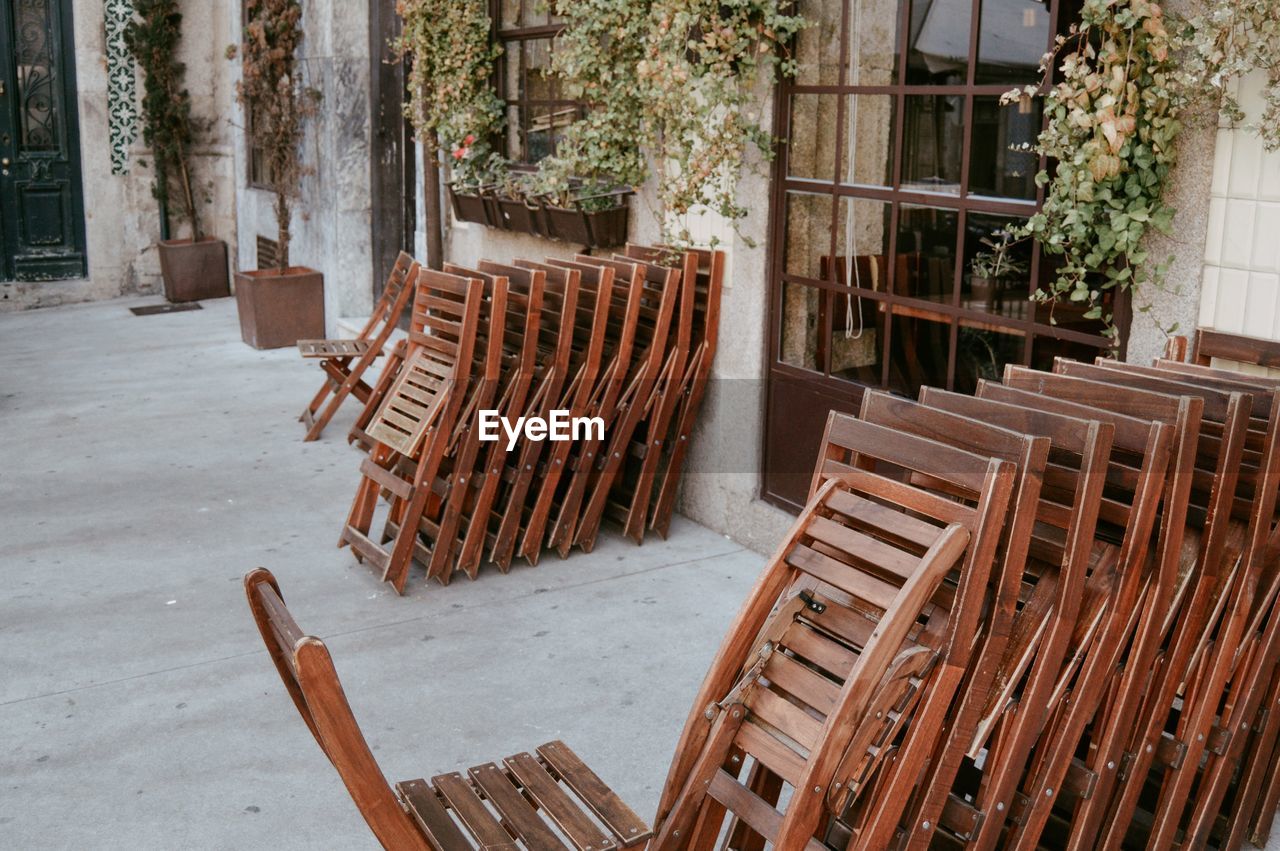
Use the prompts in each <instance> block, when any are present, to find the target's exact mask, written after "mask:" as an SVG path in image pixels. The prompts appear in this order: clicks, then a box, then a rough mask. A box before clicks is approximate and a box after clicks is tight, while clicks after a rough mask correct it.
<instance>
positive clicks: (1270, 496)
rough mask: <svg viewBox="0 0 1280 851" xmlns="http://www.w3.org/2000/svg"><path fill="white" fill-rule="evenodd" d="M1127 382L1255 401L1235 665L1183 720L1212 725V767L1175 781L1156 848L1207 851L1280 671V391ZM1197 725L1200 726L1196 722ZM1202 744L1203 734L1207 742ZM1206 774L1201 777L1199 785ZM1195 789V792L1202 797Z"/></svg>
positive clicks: (1234, 612) (1229, 643)
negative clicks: (1201, 849)
mask: <svg viewBox="0 0 1280 851" xmlns="http://www.w3.org/2000/svg"><path fill="white" fill-rule="evenodd" d="M1123 369H1124V370H1125V371H1127V372H1131V373H1137V374H1140V375H1148V376H1159V377H1162V378H1169V379H1176V380H1178V382H1179V383H1180V384H1182V385H1184V386H1186V387H1187V388H1188V392H1195V389H1196V388H1197V387H1204V388H1207V389H1212V390H1215V391H1221V392H1228V393H1229V392H1240V393H1245V394H1249V396H1248V398H1250V399H1251V400H1252V405H1253V408H1252V411H1251V416H1250V422H1249V431H1248V434H1247V435H1246V438H1245V450H1244V453H1243V458H1242V461H1241V468H1240V472H1239V479H1238V482H1237V494H1236V504H1235V516H1234V517H1233V518H1232V520H1231V521H1230V522H1231V523H1232V524H1233V525H1242V526H1243V529H1242V530H1241V535H1242V537H1243V544H1242V548H1241V549H1239V550H1238V551H1237V550H1235V549H1234V548H1232V547H1228V551H1227V553H1226V555H1225V558H1227V559H1228V560H1232V559H1238V560H1239V562H1240V567H1239V572H1238V575H1237V577H1236V579H1235V581H1234V584H1233V585H1232V586H1231V587H1230V588H1228V590H1227V592H1226V593H1225V595H1224V603H1223V605H1224V612H1223V614H1222V616H1221V618H1222V620H1221V623H1220V624H1219V627H1218V633H1217V635H1216V636H1215V648H1214V652H1215V654H1217V655H1216V658H1217V659H1218V660H1219V661H1217V662H1214V663H1211V664H1213V665H1225V666H1226V668H1227V670H1226V677H1227V679H1226V681H1225V682H1224V683H1223V684H1222V687H1221V688H1217V687H1216V686H1214V684H1212V683H1210V684H1209V685H1208V686H1206V687H1205V688H1202V689H1200V690H1199V691H1198V693H1195V694H1193V695H1187V696H1184V700H1183V705H1182V707H1181V710H1180V713H1179V714H1180V717H1182V716H1187V717H1190V718H1193V719H1194V718H1203V719H1206V720H1205V721H1204V722H1201V724H1208V725H1210V726H1209V732H1208V733H1207V734H1205V735H1206V740H1207V741H1208V742H1209V743H1210V744H1209V745H1207V746H1206V749H1205V754H1204V758H1203V760H1202V761H1201V762H1197V763H1191V762H1187V761H1184V762H1183V763H1182V764H1181V765H1180V766H1178V767H1177V768H1175V769H1174V771H1175V772H1180V773H1181V776H1180V777H1179V776H1178V775H1177V774H1175V775H1174V776H1173V777H1171V778H1166V781H1165V791H1164V792H1163V793H1162V795H1161V798H1160V799H1159V801H1158V804H1157V809H1156V830H1155V831H1154V833H1153V836H1152V842H1153V843H1157V846H1156V847H1159V845H1158V843H1163V842H1166V841H1171V839H1170V837H1172V836H1174V835H1175V833H1176V832H1177V831H1178V830H1179V829H1180V828H1181V827H1182V823H1183V819H1182V815H1183V814H1184V812H1185V813H1186V815H1187V818H1186V830H1185V836H1184V839H1183V842H1184V844H1188V845H1193V846H1197V847H1198V846H1201V845H1204V844H1205V843H1207V842H1208V841H1209V839H1210V833H1211V831H1213V829H1214V828H1215V827H1216V820H1217V818H1218V816H1219V813H1220V811H1221V807H1222V803H1223V800H1224V799H1225V797H1226V795H1227V792H1228V787H1229V785H1230V782H1231V780H1232V778H1233V777H1234V775H1235V773H1236V771H1237V769H1238V767H1239V763H1240V761H1241V758H1242V756H1243V754H1244V746H1245V743H1246V742H1247V741H1248V738H1249V737H1248V735H1247V734H1246V733H1247V731H1249V730H1251V729H1252V728H1253V727H1254V725H1255V724H1256V723H1257V722H1258V720H1259V719H1258V711H1259V709H1260V708H1261V706H1260V704H1261V701H1262V699H1263V696H1264V694H1265V690H1266V686H1267V683H1268V682H1269V680H1270V679H1271V677H1272V674H1273V671H1274V668H1275V659H1276V654H1277V653H1280V645H1270V644H1268V643H1267V642H1270V641H1276V640H1280V625H1270V626H1269V625H1268V617H1269V615H1270V613H1271V612H1272V609H1273V607H1274V604H1275V600H1276V595H1277V592H1278V591H1280V585H1278V584H1277V583H1280V565H1277V564H1276V563H1275V561H1274V559H1272V560H1271V561H1269V562H1268V561H1267V560H1266V559H1265V548H1266V543H1267V539H1268V538H1269V537H1270V536H1271V535H1272V533H1273V530H1274V529H1276V528H1277V526H1276V516H1275V513H1276V504H1277V490H1278V488H1280V389H1278V388H1280V382H1276V381H1274V380H1272V381H1270V382H1267V383H1260V382H1259V381H1248V380H1246V379H1247V378H1248V376H1243V375H1240V374H1238V373H1237V374H1234V375H1233V377H1226V376H1224V375H1223V373H1222V371H1220V370H1211V369H1209V368H1206V367H1198V366H1197V367H1186V368H1184V367H1182V366H1180V365H1165V366H1164V367H1163V368H1159V367H1140V366H1133V365H1128V366H1125V367H1123ZM1188 723H1189V724H1192V725H1194V724H1195V723H1196V722H1194V721H1192V722H1188ZM1198 735H1200V734H1197V737H1198ZM1197 770H1199V777H1198V779H1197V778H1196V776H1195V775H1196V773H1197ZM1193 782H1194V792H1193V791H1192V787H1193Z"/></svg>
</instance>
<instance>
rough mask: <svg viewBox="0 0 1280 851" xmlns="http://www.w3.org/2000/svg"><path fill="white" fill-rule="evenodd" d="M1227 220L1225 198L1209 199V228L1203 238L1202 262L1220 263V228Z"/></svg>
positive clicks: (1215, 264)
mask: <svg viewBox="0 0 1280 851" xmlns="http://www.w3.org/2000/svg"><path fill="white" fill-rule="evenodd" d="M1226 220H1227V199H1226V198H1210V199H1209V230H1208V233H1207V234H1206V235H1205V240H1204V262H1205V263H1208V264H1210V265H1214V266H1217V265H1219V264H1220V263H1222V229H1223V227H1224V226H1225V225H1226Z"/></svg>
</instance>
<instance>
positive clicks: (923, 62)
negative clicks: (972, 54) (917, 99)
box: [907, 0, 1043, 86]
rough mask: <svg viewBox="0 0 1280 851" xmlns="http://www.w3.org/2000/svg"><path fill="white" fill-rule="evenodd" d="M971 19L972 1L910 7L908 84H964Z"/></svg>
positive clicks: (937, 0)
mask: <svg viewBox="0 0 1280 851" xmlns="http://www.w3.org/2000/svg"><path fill="white" fill-rule="evenodd" d="M972 18H973V4H972V3H970V2H969V0H919V2H916V3H912V4H911V50H910V51H909V52H908V54H907V83H908V84H910V85H935V86H938V85H962V84H963V83H964V82H965V79H966V77H967V72H968V69H969V26H970V23H971V19H972ZM1042 52H1043V50H1042Z"/></svg>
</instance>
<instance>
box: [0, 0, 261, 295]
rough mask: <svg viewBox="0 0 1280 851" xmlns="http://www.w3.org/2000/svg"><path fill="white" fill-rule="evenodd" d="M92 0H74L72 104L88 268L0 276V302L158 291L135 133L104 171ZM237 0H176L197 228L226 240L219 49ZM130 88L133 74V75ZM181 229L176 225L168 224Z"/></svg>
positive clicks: (100, 31) (231, 195) (103, 108)
mask: <svg viewBox="0 0 1280 851" xmlns="http://www.w3.org/2000/svg"><path fill="white" fill-rule="evenodd" d="M103 6H104V4H103V2H102V0H74V2H73V4H72V18H73V25H74V38H75V45H76V57H75V63H76V84H77V101H78V102H77V109H78V115H79V120H80V151H81V162H82V168H83V185H84V207H85V232H86V234H85V235H86V242H87V245H86V251H87V254H88V261H89V276H88V278H85V279H75V280H66V281H40V282H32V283H21V282H19V283H8V284H5V285H4V292H5V298H4V300H3V301H2V302H0V309H9V310H12V309H23V308H31V307H49V306H52V305H57V304H65V303H70V302H78V301H91V300H96V299H104V298H114V297H117V296H122V295H138V294H147V293H158V292H160V264H159V259H158V258H157V255H156V250H155V242H156V241H157V240H158V239H159V238H160V219H159V211H158V208H157V204H156V201H155V199H154V198H153V197H152V195H151V180H152V170H151V168H150V166H151V160H150V156H149V154H148V152H147V150H146V148H145V146H144V145H143V144H142V139H141V125H140V124H139V126H138V139H137V141H136V142H135V143H134V144H133V145H132V146H131V147H130V149H129V155H128V161H127V172H126V173H124V174H113V173H112V166H111V138H110V133H109V130H108V97H107V59H106V31H105V23H104V17H103V14H104V9H103ZM232 9H235V10H236V15H238V14H239V12H238V10H239V2H237V0H204V2H201V3H186V4H184V6H183V13H184V15H185V20H184V38H183V41H182V44H181V49H180V58H181V59H182V61H183V62H185V63H186V65H187V82H188V86H189V88H190V91H191V94H192V97H193V101H194V103H193V111H194V113H195V114H196V115H197V116H201V117H206V118H208V119H209V120H210V122H211V126H210V128H209V132H208V133H206V134H205V136H204V138H203V139H202V143H201V145H200V147H199V149H198V151H197V152H196V171H197V176H198V179H199V181H200V183H201V186H202V188H203V190H204V191H203V193H202V194H203V196H204V197H203V201H204V203H203V205H202V209H203V211H204V221H205V228H206V230H207V231H208V232H210V233H212V234H215V235H217V236H219V237H221V238H223V239H226V240H227V241H228V242H230V243H232V245H233V246H234V242H235V238H236V233H235V206H236V205H235V190H236V186H235V181H234V176H233V173H232V162H233V160H232V141H233V136H234V135H235V134H234V133H233V128H232V127H231V125H230V124H229V123H228V122H227V120H226V116H227V115H228V114H229V105H230V103H231V102H232V99H233V97H234V92H233V89H232V88H231V85H232V84H231V80H230V76H229V73H228V71H227V68H226V66H227V65H229V64H230V63H228V62H227V61H226V59H225V56H224V53H225V50H226V45H227V44H228V43H229V42H231V41H232V40H234V39H235V38H236V32H237V31H238V26H237V27H236V28H235V29H231V28H230V27H229V26H228V23H227V22H228V18H229V16H230V10H232ZM137 89H138V96H139V98H140V97H141V92H142V79H141V74H139V75H138V84H137ZM175 235H181V234H175Z"/></svg>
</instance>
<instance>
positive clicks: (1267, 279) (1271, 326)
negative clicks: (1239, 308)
mask: <svg viewBox="0 0 1280 851" xmlns="http://www.w3.org/2000/svg"><path fill="white" fill-rule="evenodd" d="M1247 286H1248V292H1247V293H1246V294H1245V313H1244V327H1243V329H1242V330H1243V331H1244V333H1246V334H1248V335H1249V336H1250V337H1270V336H1271V335H1272V334H1273V333H1275V330H1276V299H1277V296H1278V295H1280V275H1274V274H1265V273H1262V272H1253V273H1251V274H1250V275H1249V283H1248V285H1247Z"/></svg>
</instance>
